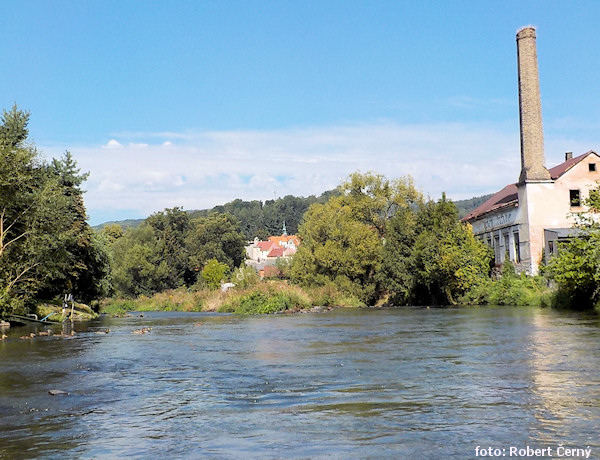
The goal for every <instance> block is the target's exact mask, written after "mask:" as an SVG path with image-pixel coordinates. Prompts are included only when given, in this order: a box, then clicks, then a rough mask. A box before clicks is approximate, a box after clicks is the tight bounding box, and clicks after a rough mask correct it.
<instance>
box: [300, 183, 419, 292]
mask: <svg viewBox="0 0 600 460" xmlns="http://www.w3.org/2000/svg"><path fill="white" fill-rule="evenodd" d="M422 201H423V197H422V195H421V194H420V192H418V191H417V190H416V188H415V187H414V184H413V181H412V179H411V178H410V177H404V178H400V179H397V180H394V181H389V180H388V179H386V178H385V177H384V176H382V175H380V174H375V173H371V172H369V173H366V174H360V173H354V174H351V175H350V176H349V178H348V180H347V181H345V182H344V183H343V184H342V185H341V186H340V188H339V193H338V194H335V195H333V196H331V197H330V198H329V200H328V201H327V202H326V203H325V204H313V205H311V207H310V208H309V209H308V212H307V213H306V214H305V217H304V221H303V223H302V225H301V226H300V230H299V236H300V238H301V240H302V244H301V245H300V248H299V249H298V252H297V253H296V254H295V256H294V259H293V262H292V267H291V272H290V277H291V278H292V279H293V280H294V281H296V282H299V283H302V284H316V285H321V286H322V285H326V284H328V283H333V284H335V285H337V286H338V287H339V288H340V289H341V290H342V291H344V292H347V293H349V294H352V295H354V296H356V297H358V298H359V299H360V300H362V301H363V302H365V303H374V302H375V301H376V300H377V299H378V297H379V296H380V294H381V293H382V291H383V290H384V286H385V283H386V279H385V277H384V276H382V275H381V274H380V272H381V269H382V260H383V254H384V242H386V243H387V236H386V228H387V225H388V224H387V222H388V220H389V219H390V218H391V217H392V216H394V214H396V213H397V212H400V211H401V210H410V209H412V208H413V207H414V206H417V205H418V204H419V203H421V202H422Z"/></svg>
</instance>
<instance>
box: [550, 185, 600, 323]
mask: <svg viewBox="0 0 600 460" xmlns="http://www.w3.org/2000/svg"><path fill="white" fill-rule="evenodd" d="M584 204H585V205H586V206H588V209H589V212H588V213H587V214H580V215H579V219H580V222H579V228H580V230H581V235H580V236H578V237H576V238H571V239H570V240H569V241H568V242H566V243H560V244H559V248H558V254H557V255H555V256H553V257H552V258H550V260H549V261H548V262H547V264H546V265H545V266H544V267H542V273H543V274H544V275H545V276H546V277H547V278H548V279H549V280H551V281H552V282H553V283H554V284H555V285H556V292H555V295H554V296H553V298H552V304H553V305H555V306H560V307H569V308H576V309H585V308H591V307H594V308H595V309H596V310H599V311H600V219H599V217H600V192H598V190H593V191H591V192H590V195H589V197H588V198H587V199H586V200H585V201H584Z"/></svg>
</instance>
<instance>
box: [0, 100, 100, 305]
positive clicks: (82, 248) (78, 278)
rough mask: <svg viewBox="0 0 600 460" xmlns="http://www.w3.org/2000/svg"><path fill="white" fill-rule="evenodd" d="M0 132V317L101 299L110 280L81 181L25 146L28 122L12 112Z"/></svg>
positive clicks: (64, 165) (65, 164)
mask: <svg viewBox="0 0 600 460" xmlns="http://www.w3.org/2000/svg"><path fill="white" fill-rule="evenodd" d="M0 121H1V125H0V314H7V313H10V312H14V311H16V310H17V309H18V310H21V311H23V310H25V309H28V308H32V307H33V306H34V304H35V300H34V299H35V297H36V296H39V295H43V296H52V295H62V294H64V293H65V292H73V293H74V295H75V296H76V297H77V298H79V299H81V300H86V301H87V300H91V299H92V298H93V297H95V296H97V295H100V294H101V292H102V287H103V286H104V283H103V278H104V276H105V275H106V273H107V272H108V270H107V258H106V257H105V256H106V253H105V252H104V251H103V248H102V247H101V246H99V245H98V244H97V243H98V242H97V241H96V240H94V238H93V232H92V230H91V229H90V227H89V226H88V224H87V223H86V222H85V219H86V212H85V207H84V204H83V198H82V194H83V192H82V190H81V189H80V185H81V184H82V182H83V181H85V179H86V177H87V175H86V174H80V172H79V169H77V165H76V162H75V160H74V159H73V158H72V156H71V154H70V153H69V152H67V153H66V154H65V156H64V158H63V159H61V160H53V162H52V163H50V164H47V163H45V162H43V161H42V160H41V158H40V155H39V153H38V151H37V149H36V148H35V146H34V145H33V144H31V143H28V142H27V136H28V129H27V125H28V122H29V114H28V113H26V112H23V111H21V110H19V109H18V108H17V107H16V106H14V107H13V108H12V109H11V110H10V111H4V112H3V115H2V118H1V120H0Z"/></svg>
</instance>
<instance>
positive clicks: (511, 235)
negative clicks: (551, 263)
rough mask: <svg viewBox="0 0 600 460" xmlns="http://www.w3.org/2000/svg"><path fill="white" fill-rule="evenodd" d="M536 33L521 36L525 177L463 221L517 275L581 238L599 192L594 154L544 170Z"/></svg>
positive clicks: (570, 158)
mask: <svg viewBox="0 0 600 460" xmlns="http://www.w3.org/2000/svg"><path fill="white" fill-rule="evenodd" d="M535 41H536V35H535V29H533V28H530V27H527V28H524V29H522V30H520V31H519V32H518V33H517V55H518V74H519V111H520V128H521V174H520V177H519V180H518V181H517V182H515V183H513V184H509V185H507V186H506V187H504V188H503V189H502V190H500V191H499V192H498V193H496V194H495V195H493V196H492V197H491V198H490V199H489V200H487V201H486V202H485V203H483V204H482V205H481V206H479V207H477V208H476V209H475V210H473V211H472V212H471V213H470V214H469V215H467V216H465V217H464V218H463V220H464V221H466V222H469V223H470V224H471V225H472V226H473V233H474V234H475V236H477V237H479V238H480V239H482V240H483V241H484V242H485V243H487V244H488V245H489V246H490V247H492V248H493V249H494V255H495V262H496V264H498V265H501V264H503V263H504V262H505V260H506V258H508V259H509V260H511V261H512V262H513V263H514V264H515V267H516V268H517V270H518V271H525V272H527V273H529V274H532V275H534V274H536V273H537V272H538V268H539V266H540V264H541V263H542V262H543V260H548V258H549V257H551V256H552V255H553V254H555V253H556V252H557V242H559V241H561V240H565V239H568V238H570V237H573V236H576V235H577V233H578V231H577V229H576V228H574V224H575V223H576V221H577V215H578V214H581V213H585V212H587V211H588V209H587V208H586V206H584V202H585V199H586V198H587V197H588V196H589V193H590V191H591V190H596V189H598V187H599V184H598V180H600V171H599V167H600V156H599V155H598V154H597V153H596V152H594V151H591V150H590V151H589V152H587V153H584V154H582V155H579V156H576V157H573V155H572V153H571V152H568V153H567V154H566V155H565V161H564V162H563V163H561V164H559V165H557V166H555V167H553V168H551V169H549V170H548V169H546V167H545V165H544V139H543V130H542V113H541V99H540V91H539V76H538V67H537V54H536V43H535Z"/></svg>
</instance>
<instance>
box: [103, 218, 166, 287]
mask: <svg viewBox="0 0 600 460" xmlns="http://www.w3.org/2000/svg"><path fill="white" fill-rule="evenodd" d="M111 253H112V259H113V263H114V265H113V267H112V281H113V285H114V288H115V290H116V291H117V293H118V294H121V295H123V296H126V297H136V296H139V295H141V294H144V295H152V294H154V293H156V292H160V291H162V290H164V289H166V288H167V287H168V278H169V266H168V264H167V262H166V261H165V260H163V259H162V245H161V243H160V242H159V240H158V238H157V237H156V235H155V233H154V229H153V228H152V227H151V226H150V225H147V224H142V225H141V226H139V227H137V228H130V229H128V230H127V231H126V232H125V234H124V235H123V237H122V238H119V239H118V240H116V241H115V242H114V243H113V244H112V248H111Z"/></svg>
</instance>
